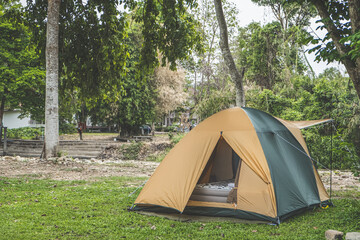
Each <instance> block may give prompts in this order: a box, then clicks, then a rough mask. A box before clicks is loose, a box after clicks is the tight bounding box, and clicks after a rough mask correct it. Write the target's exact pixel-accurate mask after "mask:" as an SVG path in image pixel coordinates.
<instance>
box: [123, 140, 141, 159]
mask: <svg viewBox="0 0 360 240" xmlns="http://www.w3.org/2000/svg"><path fill="white" fill-rule="evenodd" d="M142 146H143V143H142V142H138V143H137V142H133V143H131V144H129V145H123V146H122V147H121V148H120V151H122V154H123V160H137V159H138V157H139V152H140V150H141V148H142Z"/></svg>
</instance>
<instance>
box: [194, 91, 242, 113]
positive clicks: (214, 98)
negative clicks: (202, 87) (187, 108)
mask: <svg viewBox="0 0 360 240" xmlns="http://www.w3.org/2000/svg"><path fill="white" fill-rule="evenodd" d="M234 103H235V96H234V94H233V93H232V92H231V91H226V90H223V91H213V92H212V94H211V95H209V96H205V97H204V98H203V99H202V101H201V102H199V104H198V105H197V106H196V109H195V112H196V113H197V114H198V116H199V117H200V119H205V118H207V117H209V116H211V115H213V114H214V113H217V112H219V111H221V110H224V109H227V108H229V107H230V105H232V104H234Z"/></svg>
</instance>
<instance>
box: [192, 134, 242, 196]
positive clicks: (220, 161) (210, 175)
mask: <svg viewBox="0 0 360 240" xmlns="http://www.w3.org/2000/svg"><path fill="white" fill-rule="evenodd" d="M241 163H242V160H241V158H240V157H239V156H238V155H237V154H236V153H235V152H234V150H233V149H232V148H231V147H230V146H229V144H228V143H227V142H226V141H225V140H224V138H222V137H221V138H220V140H219V142H218V143H217V145H216V147H215V149H214V151H213V152H212V154H211V157H210V159H209V160H208V162H207V164H206V167H205V169H204V170H203V172H202V174H201V177H200V179H199V181H198V183H197V185H196V187H195V189H194V191H193V193H192V195H191V197H190V200H193V201H201V202H221V203H236V202H237V201H236V195H237V186H238V179H239V174H240V169H241Z"/></svg>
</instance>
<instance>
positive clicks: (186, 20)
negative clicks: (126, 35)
mask: <svg viewBox="0 0 360 240" xmlns="http://www.w3.org/2000/svg"><path fill="white" fill-rule="evenodd" d="M193 7H196V1H193V0H185V1H184V0H175V1H174V0H164V1H161V2H158V1H155V0H148V1H140V2H139V4H138V8H137V13H136V16H135V19H136V21H137V22H142V23H143V28H142V34H143V36H144V44H143V46H142V50H141V65H142V66H143V68H144V70H145V72H146V71H149V70H151V69H154V68H155V67H156V66H157V65H158V51H159V52H160V54H161V55H162V56H163V58H162V65H163V66H165V64H166V62H167V61H168V62H169V63H170V64H171V65H170V68H171V69H172V70H174V69H176V60H184V59H187V58H188V56H189V55H190V54H191V52H192V49H194V48H195V49H197V50H198V51H201V44H200V43H201V36H200V34H199V33H198V32H197V30H196V27H197V23H196V21H195V20H194V17H193V16H191V15H189V14H188V13H187V9H188V8H190V9H191V8H193Z"/></svg>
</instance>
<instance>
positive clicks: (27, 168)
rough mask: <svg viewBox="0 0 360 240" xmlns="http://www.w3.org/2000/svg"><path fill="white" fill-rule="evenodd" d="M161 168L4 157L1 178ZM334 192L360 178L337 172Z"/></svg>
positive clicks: (325, 174) (359, 186)
mask: <svg viewBox="0 0 360 240" xmlns="http://www.w3.org/2000/svg"><path fill="white" fill-rule="evenodd" d="M158 165H159V163H157V162H151V161H138V160H117V159H107V160H104V159H90V160H81V159H71V158H66V157H60V158H53V159H51V160H48V161H45V160H42V159H39V158H22V157H19V156H17V157H10V156H5V157H0V177H10V178H13V177H31V178H37V179H54V180H94V179H96V178H98V177H111V176H129V177H150V176H151V174H152V173H153V172H154V171H155V169H156V167H157V166H158ZM319 174H320V176H321V178H322V181H323V182H324V185H325V187H326V188H327V189H329V188H330V172H329V171H324V170H319ZM332 189H333V190H340V191H347V190H355V191H360V180H359V177H355V176H354V175H353V173H352V172H350V171H338V170H335V171H333V175H332Z"/></svg>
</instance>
